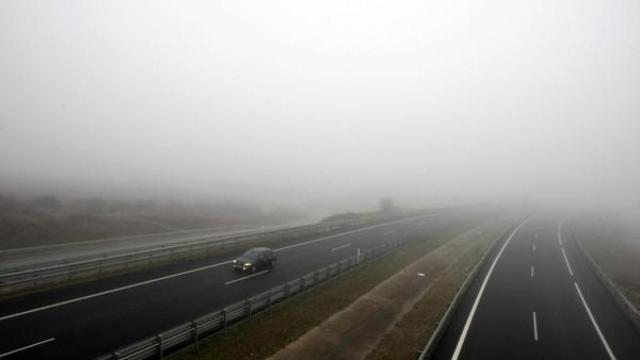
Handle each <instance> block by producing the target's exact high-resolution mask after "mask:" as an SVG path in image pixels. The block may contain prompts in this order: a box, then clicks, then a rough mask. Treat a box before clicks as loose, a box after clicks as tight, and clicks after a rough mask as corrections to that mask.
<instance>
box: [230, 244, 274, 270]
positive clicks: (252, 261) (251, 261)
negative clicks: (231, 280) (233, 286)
mask: <svg viewBox="0 0 640 360" xmlns="http://www.w3.org/2000/svg"><path fill="white" fill-rule="evenodd" d="M275 262H276V253H275V252H274V251H273V250H272V249H269V248H266V247H257V248H253V249H251V250H248V251H247V252H245V253H244V254H242V255H240V256H239V257H238V258H237V259H235V260H233V268H234V269H235V270H240V271H250V272H255V271H256V270H258V269H263V268H269V267H272V266H273V264H274V263H275Z"/></svg>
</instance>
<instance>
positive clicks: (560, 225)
mask: <svg viewBox="0 0 640 360" xmlns="http://www.w3.org/2000/svg"><path fill="white" fill-rule="evenodd" d="M558 244H559V245H560V247H562V223H559V224H558Z"/></svg>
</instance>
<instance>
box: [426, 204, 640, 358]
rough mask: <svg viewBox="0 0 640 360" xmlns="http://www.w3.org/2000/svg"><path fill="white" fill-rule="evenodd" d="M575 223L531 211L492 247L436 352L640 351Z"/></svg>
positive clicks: (620, 354) (606, 354)
mask: <svg viewBox="0 0 640 360" xmlns="http://www.w3.org/2000/svg"><path fill="white" fill-rule="evenodd" d="M571 230H572V229H571V226H567V225H565V224H564V223H563V222H562V221H561V220H560V219H558V218H555V217H551V216H538V217H534V218H530V219H528V220H527V221H525V222H524V223H522V224H521V225H520V226H519V227H518V228H516V229H515V230H514V232H513V233H512V234H511V236H510V237H507V238H506V240H505V241H504V243H502V244H500V245H499V246H497V247H496V249H495V251H494V253H492V254H490V257H489V258H488V261H486V262H485V264H484V265H483V267H482V268H481V269H480V272H479V274H478V276H477V278H476V279H475V280H474V282H473V284H472V285H471V287H470V288H469V290H468V291H467V293H466V294H465V296H464V297H463V299H462V302H461V305H460V307H459V308H458V310H457V311H456V313H455V314H454V317H453V319H452V322H451V325H450V326H449V327H448V328H447V330H446V331H445V333H444V335H443V338H442V340H441V342H440V344H439V346H438V348H437V349H436V352H435V354H434V357H433V358H434V359H447V360H449V359H451V360H457V359H640V334H639V333H638V332H637V331H636V328H635V327H633V325H632V323H631V321H630V320H629V319H628V318H627V317H626V316H625V315H624V314H623V313H622V312H621V311H620V310H619V309H618V307H616V304H615V303H614V300H613V298H612V297H611V296H610V294H609V293H608V292H607V290H606V288H605V287H604V286H603V285H602V284H601V283H600V282H599V280H598V279H597V278H596V276H595V274H594V273H593V272H592V270H591V269H590V268H589V265H588V263H587V262H586V261H587V260H586V259H585V258H584V256H583V255H582V253H581V252H580V249H579V248H578V247H577V244H576V242H575V239H574V236H573V233H572V231H571Z"/></svg>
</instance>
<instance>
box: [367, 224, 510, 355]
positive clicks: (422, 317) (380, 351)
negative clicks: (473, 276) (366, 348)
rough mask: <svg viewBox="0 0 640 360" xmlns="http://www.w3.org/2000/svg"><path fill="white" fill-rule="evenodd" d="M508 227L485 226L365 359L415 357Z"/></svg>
mask: <svg viewBox="0 0 640 360" xmlns="http://www.w3.org/2000/svg"><path fill="white" fill-rule="evenodd" d="M505 229H506V226H493V227H492V228H491V229H489V230H488V231H487V230H486V229H485V232H484V236H482V237H480V238H478V239H475V240H474V241H473V242H471V243H469V244H468V245H465V247H464V248H462V249H461V250H462V251H463V252H464V253H463V254H462V256H460V257H458V258H457V259H456V260H455V262H454V263H452V264H450V265H449V267H448V269H447V270H446V271H445V272H444V274H442V275H441V277H440V278H439V279H437V280H436V281H435V283H434V285H433V287H432V288H431V289H430V290H429V292H428V293H427V294H426V295H425V296H423V297H422V299H420V300H419V301H418V302H417V303H416V304H415V305H414V306H413V308H412V309H411V310H410V311H409V312H408V313H406V314H405V315H404V316H403V318H402V319H401V320H400V321H398V323H396V324H395V326H394V327H393V328H392V329H391V330H390V331H388V332H387V333H386V334H385V336H384V337H383V338H382V340H381V341H380V342H379V343H378V344H377V345H376V348H375V349H374V350H373V351H371V352H370V353H369V354H368V355H367V357H366V360H382V359H413V358H415V357H416V355H417V354H418V352H419V351H421V350H422V349H423V347H424V345H425V344H426V342H427V341H428V339H429V338H430V337H431V335H432V334H433V332H434V331H435V329H436V327H437V325H438V321H440V319H441V318H442V316H443V315H444V313H445V311H446V310H447V308H448V306H449V304H450V303H451V301H452V299H453V297H454V296H455V294H456V292H457V291H458V288H459V287H460V286H461V285H462V283H463V282H464V280H465V278H466V277H467V275H468V272H469V271H470V270H471V269H472V268H473V267H474V266H475V264H476V263H477V262H478V261H479V260H480V258H481V257H482V254H483V253H484V251H485V250H486V249H487V248H488V247H489V246H490V245H491V243H492V242H493V241H495V240H496V239H497V238H499V237H500V236H501V235H502V234H503V232H504V230H505Z"/></svg>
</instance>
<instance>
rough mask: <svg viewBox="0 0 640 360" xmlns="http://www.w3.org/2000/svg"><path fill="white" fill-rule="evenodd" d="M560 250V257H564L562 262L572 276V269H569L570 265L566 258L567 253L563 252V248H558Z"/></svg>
mask: <svg viewBox="0 0 640 360" xmlns="http://www.w3.org/2000/svg"><path fill="white" fill-rule="evenodd" d="M560 250H562V256H563V257H564V262H565V264H567V270H569V274H570V275H571V276H573V269H571V264H569V259H568V258H567V253H566V252H565V251H564V248H560Z"/></svg>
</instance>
